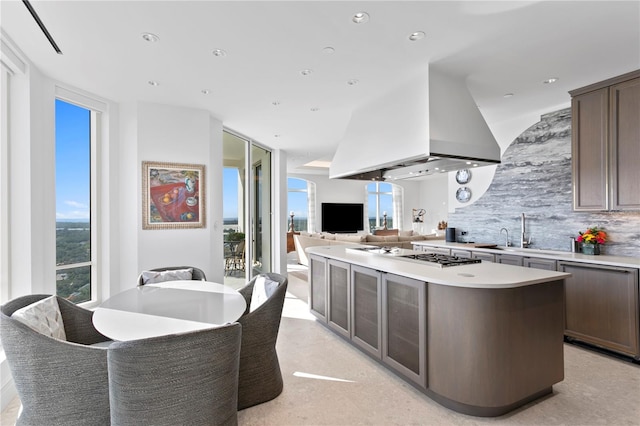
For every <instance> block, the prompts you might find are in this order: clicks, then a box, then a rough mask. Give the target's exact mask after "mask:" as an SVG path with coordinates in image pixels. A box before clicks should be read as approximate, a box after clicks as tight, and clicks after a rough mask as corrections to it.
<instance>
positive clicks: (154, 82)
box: [148, 80, 160, 86]
mask: <svg viewBox="0 0 640 426" xmlns="http://www.w3.org/2000/svg"><path fill="white" fill-rule="evenodd" d="M148 83H149V85H151V86H159V85H160V83H158V82H157V81H155V80H149V81H148Z"/></svg>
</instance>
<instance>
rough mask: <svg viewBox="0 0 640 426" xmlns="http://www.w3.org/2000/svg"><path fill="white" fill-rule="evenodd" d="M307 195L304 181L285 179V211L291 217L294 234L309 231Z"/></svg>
mask: <svg viewBox="0 0 640 426" xmlns="http://www.w3.org/2000/svg"><path fill="white" fill-rule="evenodd" d="M309 195H310V194H309V189H308V185H307V181H306V180H304V179H298V178H287V211H289V212H290V215H293V229H294V231H296V232H300V231H309ZM289 221H291V218H290V219H289Z"/></svg>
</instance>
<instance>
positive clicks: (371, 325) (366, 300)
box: [351, 265, 382, 359]
mask: <svg viewBox="0 0 640 426" xmlns="http://www.w3.org/2000/svg"><path fill="white" fill-rule="evenodd" d="M351 294H352V299H351V300H352V302H351V341H352V342H353V344H355V345H356V346H358V347H359V348H361V349H363V350H364V351H366V352H368V353H369V354H371V355H372V356H374V357H376V358H378V359H381V358H382V351H381V347H382V325H381V321H382V313H381V309H382V274H381V273H380V272H379V271H375V270H373V269H368V268H363V267H362V266H357V265H351Z"/></svg>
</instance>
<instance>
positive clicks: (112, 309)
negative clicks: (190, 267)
mask: <svg viewBox="0 0 640 426" xmlns="http://www.w3.org/2000/svg"><path fill="white" fill-rule="evenodd" d="M246 306H247V304H246V302H245V300H244V297H242V295H241V294H240V293H239V292H238V291H237V290H234V289H232V288H231V287H227V286H225V285H222V284H218V283H213V282H208V281H191V280H189V281H166V282H163V283H157V284H146V285H142V286H138V287H135V288H131V289H129V290H125V291H123V292H121V293H118V294H116V295H115V296H113V297H111V298H109V299H107V300H106V301H105V302H104V303H102V304H101V305H100V306H99V307H98V308H96V310H95V311H94V313H93V325H94V326H95V328H96V329H97V330H98V331H99V332H100V333H102V334H104V335H105V336H107V337H108V338H110V339H113V340H120V341H124V340H135V339H144V338H148V337H156V336H164V335H168V334H176V333H184V332H188V331H195V330H202V329H206V328H213V327H217V326H220V325H223V324H226V323H230V322H234V321H236V320H237V319H238V318H240V316H242V314H243V313H244V311H245V309H246Z"/></svg>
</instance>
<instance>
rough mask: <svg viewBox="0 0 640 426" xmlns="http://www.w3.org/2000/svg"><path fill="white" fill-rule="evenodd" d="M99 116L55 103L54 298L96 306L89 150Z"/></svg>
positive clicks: (93, 141)
mask: <svg viewBox="0 0 640 426" xmlns="http://www.w3.org/2000/svg"><path fill="white" fill-rule="evenodd" d="M98 115H99V113H98V112H96V111H92V110H90V109H88V108H84V107H82V106H79V105H76V104H74V103H71V102H67V101H64V100H62V99H56V101H55V117H56V120H55V126H56V130H55V136H56V138H55V144H56V146H55V148H56V151H55V152H56V154H55V164H56V182H55V186H56V294H57V295H58V296H61V297H64V298H65V299H68V300H71V301H73V302H75V303H82V302H88V301H91V300H95V299H96V298H97V296H96V293H97V292H96V286H95V271H94V267H95V258H96V256H95V254H94V250H95V247H96V246H97V244H95V238H94V235H95V232H92V225H93V224H92V184H93V181H94V176H95V175H94V173H93V169H94V168H93V167H92V164H93V161H92V150H93V147H94V146H95V143H96V135H97V122H98Z"/></svg>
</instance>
